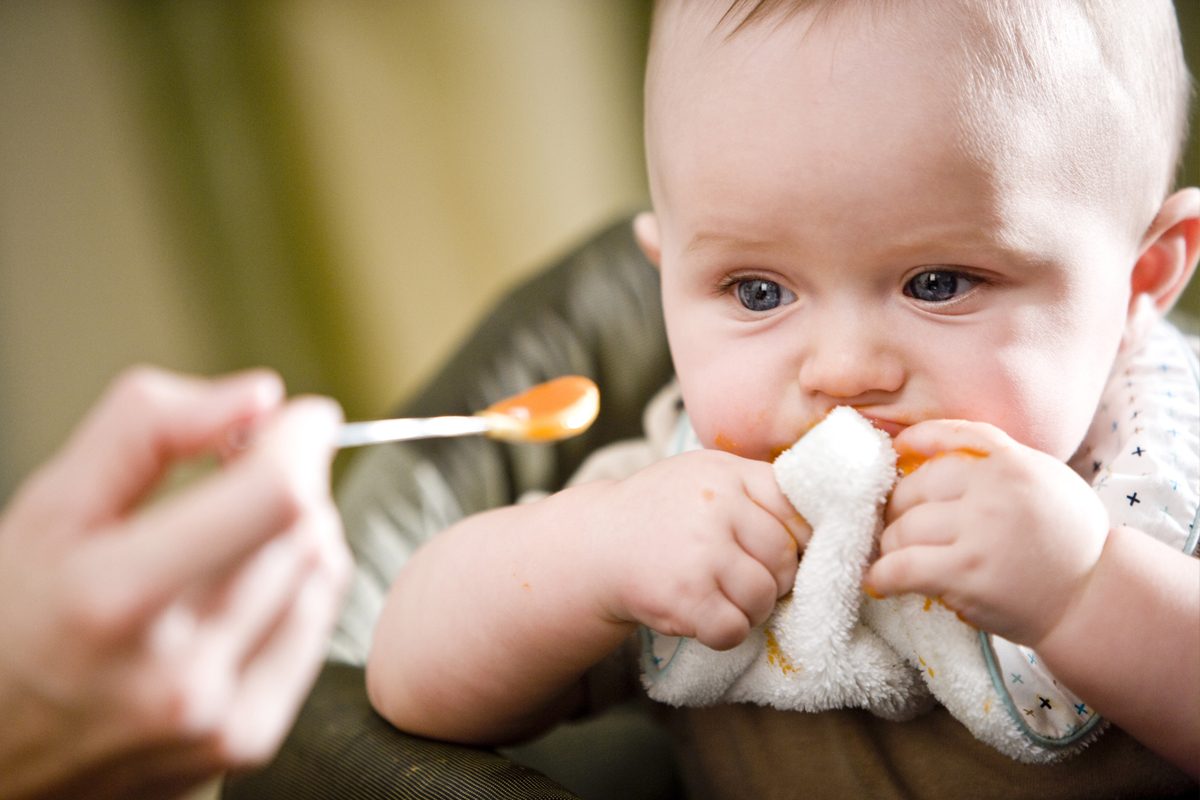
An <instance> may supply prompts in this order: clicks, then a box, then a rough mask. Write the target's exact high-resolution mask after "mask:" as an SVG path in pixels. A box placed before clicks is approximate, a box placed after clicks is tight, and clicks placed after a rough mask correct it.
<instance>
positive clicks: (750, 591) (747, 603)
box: [716, 558, 780, 641]
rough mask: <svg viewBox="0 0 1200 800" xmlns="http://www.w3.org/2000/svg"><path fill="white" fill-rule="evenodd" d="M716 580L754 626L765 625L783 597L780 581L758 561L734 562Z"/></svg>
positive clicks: (736, 560)
mask: <svg viewBox="0 0 1200 800" xmlns="http://www.w3.org/2000/svg"><path fill="white" fill-rule="evenodd" d="M716 577H717V586H718V587H719V588H720V590H721V593H722V594H723V595H725V597H726V598H727V599H728V600H729V602H731V603H733V605H734V606H736V607H737V609H738V610H739V611H740V612H741V613H742V615H743V616H745V617H746V619H747V620H749V622H750V624H751V625H752V626H753V625H758V624H760V623H762V622H764V621H765V620H766V618H767V617H768V616H770V614H771V611H772V610H774V608H775V600H776V598H778V597H779V594H780V593H779V590H778V585H777V583H776V579H775V577H774V576H773V575H772V574H771V572H770V571H769V570H768V569H767V568H766V567H764V566H763V565H762V564H760V563H759V562H757V561H755V560H754V559H751V558H737V559H733V560H731V561H729V562H728V563H727V564H725V566H724V567H722V569H721V571H720V572H718V573H717V576H716ZM739 641H740V640H739Z"/></svg>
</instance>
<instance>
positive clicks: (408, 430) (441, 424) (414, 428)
mask: <svg viewBox="0 0 1200 800" xmlns="http://www.w3.org/2000/svg"><path fill="white" fill-rule="evenodd" d="M494 427H495V424H494V423H493V422H492V421H491V420H489V419H488V418H487V417H484V416H472V417H412V418H407V419H404V418H401V419H377V420H370V421H367V422H348V423H346V424H345V425H343V426H342V430H341V432H340V433H339V435H338V440H337V446H338V447H361V446H362V445H366V444H379V443H381V442H401V441H406V440H409V439H431V438H437V437H446V436H472V435H478V434H481V433H488V432H489V431H491V430H492V429H493V428H494Z"/></svg>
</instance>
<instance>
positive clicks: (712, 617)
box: [695, 592, 751, 650]
mask: <svg viewBox="0 0 1200 800" xmlns="http://www.w3.org/2000/svg"><path fill="white" fill-rule="evenodd" d="M750 628H751V625H750V619H749V618H748V617H747V616H746V614H745V613H744V612H742V610H741V609H739V608H738V606H737V605H736V604H735V603H733V602H730V600H729V598H727V597H725V596H724V595H723V594H721V593H720V592H714V593H713V594H711V595H709V596H708V597H706V598H705V599H704V600H703V601H702V602H701V603H700V605H699V606H697V608H696V622H695V631H696V632H695V637H696V641H698V642H700V644H702V645H704V646H705V647H711V648H712V649H713V650H728V649H730V648H732V647H736V646H737V645H739V644H741V642H742V641H743V640H744V639H745V638H746V636H747V635H748V634H749V633H750Z"/></svg>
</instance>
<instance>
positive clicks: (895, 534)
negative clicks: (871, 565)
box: [879, 503, 960, 555]
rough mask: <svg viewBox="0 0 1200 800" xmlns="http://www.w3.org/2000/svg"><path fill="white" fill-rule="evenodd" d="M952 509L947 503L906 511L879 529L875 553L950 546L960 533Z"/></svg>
mask: <svg viewBox="0 0 1200 800" xmlns="http://www.w3.org/2000/svg"><path fill="white" fill-rule="evenodd" d="M954 507H955V506H954V505H953V504H951V503H926V504H923V505H918V506H915V507H914V508H911V509H909V510H908V511H906V512H905V513H904V514H903V515H902V516H900V517H898V518H897V519H895V520H894V521H893V522H891V523H890V524H889V525H888V526H887V527H886V528H884V529H883V533H882V534H881V535H880V537H879V552H880V553H882V554H883V555H887V554H888V553H892V552H895V551H897V550H902V549H904V548H906V547H917V546H921V545H936V546H942V545H949V544H952V543H953V542H954V541H956V540H957V539H958V532H959V530H960V523H959V522H958V521H957V520H956V519H955V517H954V515H953V509H954Z"/></svg>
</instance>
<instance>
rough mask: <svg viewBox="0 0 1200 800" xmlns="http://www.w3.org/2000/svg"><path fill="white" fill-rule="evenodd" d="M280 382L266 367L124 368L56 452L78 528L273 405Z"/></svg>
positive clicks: (115, 511)
mask: <svg viewBox="0 0 1200 800" xmlns="http://www.w3.org/2000/svg"><path fill="white" fill-rule="evenodd" d="M282 398H283V383H282V381H280V379H279V377H278V376H277V375H275V374H274V373H272V372H269V371H267V370H252V371H248V372H242V373H238V374H235V375H230V376H226V377H223V378H219V379H215V380H206V379H202V378H196V377H191V376H186V375H181V374H176V373H172V372H167V371H165V370H160V369H156V368H152V367H138V368H134V369H131V370H128V371H126V372H125V373H123V374H122V375H121V376H120V377H119V378H118V379H117V380H116V381H114V382H113V383H112V384H111V386H110V387H109V389H108V390H107V391H106V392H105V394H104V396H103V397H102V398H101V400H100V401H99V402H98V403H97V405H96V406H95V407H94V408H93V410H92V411H91V412H90V413H89V414H88V416H87V417H85V419H84V420H83V422H82V423H80V425H79V427H78V428H77V429H76V431H75V432H74V433H73V434H72V436H71V438H70V439H69V440H68V442H67V444H66V445H65V446H64V448H63V449H62V451H60V453H59V455H58V456H57V457H56V459H55V462H54V464H53V465H52V469H53V471H54V472H53V479H54V480H56V481H57V482H58V484H59V485H61V486H62V487H64V488H63V494H64V496H65V497H69V498H70V502H69V504H68V505H64V509H63V510H64V511H65V512H67V513H70V514H71V515H73V516H75V517H76V518H77V519H78V520H79V523H80V525H81V526H82V527H85V528H86V527H91V526H92V525H95V524H105V523H108V522H110V521H111V520H113V519H117V518H119V517H121V516H123V515H124V514H125V513H126V512H127V511H129V509H130V508H131V507H132V506H133V505H135V504H136V503H137V502H139V501H140V500H141V499H142V498H143V497H144V496H145V495H146V493H147V492H149V491H150V490H151V489H152V488H153V487H154V486H155V485H156V484H157V482H158V481H159V479H160V478H161V477H162V476H163V474H164V473H165V471H166V470H167V468H168V467H169V466H170V465H171V464H172V463H174V462H175V461H177V460H179V459H182V458H187V457H190V456H194V455H197V454H199V453H201V452H204V451H205V450H206V449H208V448H211V447H212V444H213V442H214V440H216V439H217V438H218V437H220V436H221V435H222V434H223V433H224V431H225V430H227V429H228V428H229V427H230V426H231V425H234V424H236V423H238V422H239V421H244V420H248V419H254V418H256V417H258V416H261V415H263V414H265V413H267V412H268V411H269V410H270V409H272V408H274V407H276V406H277V405H278V404H279V403H280V401H281V400H282Z"/></svg>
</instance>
